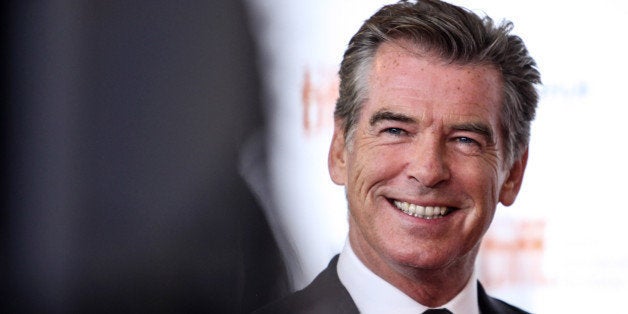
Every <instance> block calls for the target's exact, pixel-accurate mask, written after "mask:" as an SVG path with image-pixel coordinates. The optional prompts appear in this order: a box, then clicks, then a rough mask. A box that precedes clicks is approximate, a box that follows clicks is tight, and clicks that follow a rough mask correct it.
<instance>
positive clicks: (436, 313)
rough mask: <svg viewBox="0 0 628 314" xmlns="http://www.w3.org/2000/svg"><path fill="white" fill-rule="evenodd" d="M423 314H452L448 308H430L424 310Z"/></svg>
mask: <svg viewBox="0 0 628 314" xmlns="http://www.w3.org/2000/svg"><path fill="white" fill-rule="evenodd" d="M423 314H452V313H451V312H450V311H449V310H448V309H445V308H443V309H429V310H426V311H425V312H423Z"/></svg>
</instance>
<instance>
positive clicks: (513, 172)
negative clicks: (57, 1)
mask: <svg viewBox="0 0 628 314" xmlns="http://www.w3.org/2000/svg"><path fill="white" fill-rule="evenodd" d="M527 163H528V149H527V148H526V150H525V152H523V154H521V157H520V158H519V159H518V160H515V162H514V163H513V164H512V166H511V168H510V172H509V173H508V178H507V179H506V181H505V182H504V184H503V185H502V189H501V191H500V193H499V202H500V203H502V204H504V206H510V205H512V203H514V202H515V199H516V198H517V194H519V189H520V188H521V183H522V182H523V173H524V172H525V170H526V164H527Z"/></svg>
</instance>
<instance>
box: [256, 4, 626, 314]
mask: <svg viewBox="0 0 628 314" xmlns="http://www.w3.org/2000/svg"><path fill="white" fill-rule="evenodd" d="M452 2H454V3H456V4H461V5H463V6H465V7H467V8H469V9H472V10H474V11H476V12H480V13H481V12H485V13H486V14H488V15H489V16H491V17H493V19H495V20H497V21H499V20H501V19H504V18H506V19H508V20H511V21H513V22H514V24H515V30H514V32H515V33H516V34H518V35H520V36H522V37H523V38H524V40H525V42H526V43H527V46H528V48H529V50H530V52H531V54H532V56H533V57H534V58H535V59H536V60H537V63H538V64H539V68H540V70H541V73H542V77H543V82H544V85H543V87H542V89H541V102H540V104H539V109H538V112H537V119H536V121H535V122H534V124H533V129H532V142H531V147H530V157H529V158H530V160H529V163H528V169H527V172H526V177H525V180H524V185H523V188H522V191H521V193H520V194H519V198H518V200H517V202H516V203H515V204H514V205H513V206H511V207H508V208H504V207H500V208H499V209H498V212H497V215H496V218H495V221H494V223H493V226H492V227H491V230H490V231H489V234H488V235H487V236H486V238H485V241H484V248H483V251H482V254H481V256H480V259H479V260H478V265H477V267H478V271H479V273H480V277H481V279H482V281H483V283H484V284H485V285H486V286H488V287H487V288H488V290H489V291H490V292H491V293H492V294H493V295H496V296H498V297H501V298H503V299H506V300H508V301H511V302H513V303H515V304H517V305H519V306H521V307H524V308H526V309H528V310H530V311H533V312H536V313H555V312H562V313H567V312H572V313H584V312H588V311H594V310H595V312H603V311H611V310H617V309H618V308H620V302H621V300H622V298H624V297H625V296H627V295H628V248H627V245H625V244H624V239H628V225H627V224H626V220H627V219H628V205H627V204H626V202H625V199H626V197H625V195H626V194H627V192H625V190H626V188H627V187H628V184H626V183H625V180H626V178H628V166H627V165H626V156H625V155H626V154H625V152H626V151H627V150H626V148H625V144H624V142H623V139H624V137H625V135H624V134H623V133H624V132H623V131H624V129H625V128H624V126H625V125H626V124H628V123H627V122H626V121H625V119H626V114H627V113H628V109H627V105H628V104H627V102H628V101H627V100H626V97H625V96H624V94H625V90H626V88H627V87H625V86H624V85H626V84H627V82H628V80H627V79H626V78H625V73H628V65H627V62H626V61H625V57H624V56H627V55H628V45H627V44H626V39H625V38H626V35H625V34H624V32H625V31H626V30H628V4H626V3H624V2H621V1H618V0H602V1H596V2H591V1H589V2H584V1H583V2H577V1H567V0H560V1H558V0H553V1H541V0H533V1H503V0H501V1H500V0H476V1H470V0H456V1H452ZM384 3H389V2H384V1H375V0H370V1H365V0H359V1H358V0H345V1H335V0H319V1H290V0H264V1H259V0H249V6H250V8H251V12H252V15H253V17H254V18H255V25H256V26H255V30H256V32H257V38H258V40H259V44H260V47H261V48H262V56H261V60H260V64H261V68H262V70H263V73H264V74H263V75H264V83H265V84H266V85H265V86H264V87H265V90H266V100H267V102H266V103H267V106H268V117H269V122H270V127H269V130H268V132H269V134H268V135H269V139H270V140H269V146H270V147H269V159H270V167H271V169H270V176H269V178H268V179H269V182H270V184H271V187H272V191H273V195H272V196H273V197H274V199H275V205H276V206H274V207H273V208H269V209H268V210H267V215H268V217H269V220H270V221H271V224H273V226H274V227H275V228H281V230H283V232H284V235H285V236H287V239H288V242H289V243H288V244H289V245H286V244H285V243H284V246H283V250H284V254H286V256H288V257H290V260H291V261H292V263H291V264H290V265H289V266H290V270H291V273H292V275H293V284H294V286H295V288H301V287H303V286H305V285H306V284H307V283H309V282H310V281H311V280H312V279H313V278H314V276H315V275H316V274H317V273H318V272H320V270H322V269H323V268H324V267H325V266H326V264H327V263H328V261H329V259H330V257H331V256H333V255H335V254H337V253H338V252H339V251H340V249H341V247H342V245H343V243H344V241H345V236H346V231H347V226H346V225H347V223H346V215H347V214H346V204H345V200H344V195H343V190H342V188H341V187H338V186H335V185H334V184H333V183H332V182H331V180H330V179H329V176H328V172H327V149H328V145H329V140H330V138H331V131H332V111H333V106H334V102H335V98H336V96H337V76H336V72H337V70H338V66H339V63H340V60H341V58H342V54H343V52H344V49H345V47H346V44H347V42H348V41H349V38H350V37H351V36H352V34H353V33H354V32H355V31H357V29H358V28H359V26H360V25H361V23H362V21H363V20H364V19H366V18H367V17H369V16H370V15H371V14H372V13H374V12H375V11H376V10H377V9H378V8H379V7H380V6H381V5H382V4H384Z"/></svg>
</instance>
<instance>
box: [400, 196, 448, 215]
mask: <svg viewBox="0 0 628 314" xmlns="http://www.w3.org/2000/svg"><path fill="white" fill-rule="evenodd" d="M392 203H393V205H394V206H395V207H397V208H398V209H399V210H401V211H402V212H404V213H405V214H407V215H410V216H414V217H417V218H422V219H438V218H443V217H445V216H447V215H448V214H449V213H451V212H452V211H454V210H455V208H453V207H445V206H421V205H416V204H411V203H407V202H401V201H396V200H392Z"/></svg>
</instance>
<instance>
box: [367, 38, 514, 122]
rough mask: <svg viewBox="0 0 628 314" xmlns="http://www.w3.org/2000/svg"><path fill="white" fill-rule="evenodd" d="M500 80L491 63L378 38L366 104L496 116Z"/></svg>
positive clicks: (499, 100) (497, 114)
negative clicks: (449, 57)
mask: <svg viewBox="0 0 628 314" xmlns="http://www.w3.org/2000/svg"><path fill="white" fill-rule="evenodd" d="M502 84H503V83H502V78H501V73H500V72H499V71H498V70H497V69H495V68H494V67H493V66H490V65H478V64H467V65H460V64H457V63H450V62H446V61H444V60H442V59H441V58H439V57H438V56H436V55H434V54H433V53H430V52H429V51H426V50H425V49H422V48H421V47H420V46H417V45H416V44H414V43H411V42H408V41H403V40H396V41H392V42H385V43H382V44H381V45H380V47H379V48H378V50H377V52H376V54H375V58H374V60H373V64H372V68H371V72H370V75H369V86H370V88H369V92H368V99H367V101H366V104H367V105H369V106H376V107H382V106H385V107H392V108H406V109H408V110H412V111H415V112H417V114H426V113H433V114H443V115H453V114H455V115H481V116H492V117H493V118H495V119H498V116H499V111H500V109H501V102H502V93H503V88H502V86H503V85H502ZM421 111H422V112H421ZM495 122H497V121H495Z"/></svg>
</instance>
